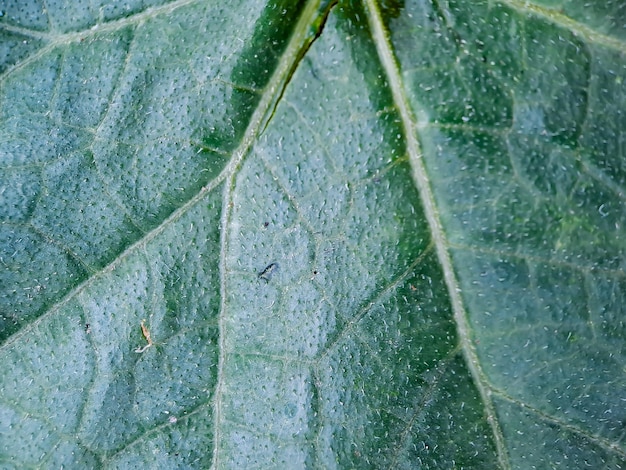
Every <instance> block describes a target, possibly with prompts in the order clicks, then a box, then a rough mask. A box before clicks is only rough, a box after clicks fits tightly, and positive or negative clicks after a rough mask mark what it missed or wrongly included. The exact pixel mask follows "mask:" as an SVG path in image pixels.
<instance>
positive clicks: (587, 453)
mask: <svg viewBox="0 0 626 470" xmlns="http://www.w3.org/2000/svg"><path fill="white" fill-rule="evenodd" d="M495 404H496V407H497V410H498V419H499V421H500V423H501V426H502V434H503V436H504V438H505V439H506V440H507V441H508V442H510V443H511V444H510V445H509V456H510V459H511V460H512V461H515V462H523V464H521V465H520V467H522V466H524V467H525V466H526V465H528V466H529V467H530V468H533V467H534V468H555V469H563V470H566V469H570V468H572V466H573V465H575V466H578V465H579V464H580V465H584V466H587V467H589V468H605V469H611V470H618V469H620V468H623V467H624V464H625V463H626V459H625V458H624V457H623V455H620V454H619V453H615V452H614V451H613V450H612V449H608V448H607V446H606V443H605V442H603V441H602V440H601V439H598V438H597V436H594V435H586V434H580V433H578V432H576V431H575V430H572V429H568V428H566V427H563V426H562V424H561V423H559V422H555V421H553V420H551V419H550V418H549V417H546V416H541V414H537V413H535V412H534V410H532V409H529V408H528V407H526V406H524V404H522V403H515V402H510V401H508V400H501V399H496V401H495Z"/></svg>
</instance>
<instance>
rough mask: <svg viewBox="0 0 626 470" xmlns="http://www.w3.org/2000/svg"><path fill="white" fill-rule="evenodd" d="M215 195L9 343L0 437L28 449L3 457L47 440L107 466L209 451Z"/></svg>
mask: <svg viewBox="0 0 626 470" xmlns="http://www.w3.org/2000/svg"><path fill="white" fill-rule="evenodd" d="M219 200H220V192H219V191H217V192H215V193H209V194H208V195H207V196H206V198H205V199H204V200H203V201H202V202H201V203H199V204H197V205H196V206H195V207H194V208H193V210H190V211H188V212H186V213H185V214H184V215H182V216H181V217H180V218H177V219H174V220H171V221H170V223H168V224H166V225H164V226H163V227H162V229H161V230H160V232H159V237H156V238H153V239H150V238H148V239H146V240H145V241H144V242H143V243H141V244H140V245H137V246H135V247H134V248H133V249H132V250H130V251H127V252H126V253H125V254H124V255H123V256H121V257H119V258H118V260H117V261H116V263H115V264H114V265H113V266H112V267H110V268H108V269H106V270H104V271H101V273H100V274H98V275H97V276H96V277H95V278H92V279H91V280H90V282H89V284H87V285H85V286H84V287H82V288H81V290H80V292H78V293H77V295H76V296H74V297H73V298H72V299H70V300H68V301H67V302H64V303H61V304H59V305H57V306H55V307H54V308H52V309H50V310H49V311H48V313H47V314H46V315H44V316H42V317H41V318H40V320H39V321H38V322H37V323H36V324H32V325H30V326H28V327H26V328H25V329H22V330H21V331H20V332H19V333H17V334H16V335H14V336H13V338H14V341H13V342H12V343H11V344H6V345H5V347H4V348H3V349H2V353H1V354H2V357H0V361H1V362H2V364H5V370H4V374H3V375H2V377H1V378H0V392H1V393H0V396H1V397H2V398H1V399H0V409H2V410H3V416H5V417H6V421H5V422H6V428H5V429H8V430H11V433H12V437H11V440H10V441H9V440H4V439H3V440H2V441H3V442H14V440H15V439H17V441H20V442H24V443H25V444H24V445H25V446H27V447H28V448H29V451H28V452H24V451H23V450H20V449H15V448H14V447H10V446H8V447H6V448H5V447H3V448H2V455H3V456H8V458H10V459H12V461H13V462H20V465H27V466H28V465H34V464H35V462H39V460H38V459H39V458H40V456H41V454H40V453H38V452H33V449H34V448H35V447H36V446H43V447H42V448H48V449H50V448H54V449H55V450H54V452H51V453H50V459H51V460H50V461H51V462H54V465H57V466H58V465H65V466H70V467H81V466H85V465H87V466H91V467H100V466H104V465H110V466H112V467H115V466H116V465H123V464H124V462H127V463H129V464H130V463H132V462H137V460H136V459H137V458H140V457H141V456H142V455H144V456H145V455H146V454H150V453H153V452H154V449H155V448H158V449H159V452H157V454H155V456H156V457H153V458H157V460H159V461H161V462H163V465H165V466H166V467H168V468H170V467H172V466H178V465H182V466H185V465H189V464H190V462H195V461H197V459H198V458H200V457H202V459H204V461H205V462H207V460H206V459H207V458H208V459H209V460H210V448H211V446H212V437H211V431H210V429H211V427H210V426H212V424H213V418H212V415H213V413H212V408H211V406H210V397H211V395H212V391H213V387H214V386H215V383H216V376H217V364H218V329H217V320H216V315H217V313H218V308H219V300H218V296H217V293H218V292H219V275H218V267H217V259H218V256H217V253H219V230H218V223H217V221H218V220H219V213H220V209H221V204H220V202H219ZM174 240H175V241H176V242H175V243H174V242H173V241H174ZM181 261H185V262H184V263H181ZM142 324H143V325H144V327H145V328H146V331H147V333H144V332H142ZM147 335H148V336H149V338H150V339H148V337H147ZM22 342H25V343H28V344H29V345H30V346H29V348H26V349H24V348H22V347H21V344H22ZM12 364H14V366H11V365H12ZM24 364H28V368H26V369H25V368H24V367H22V366H23V365H24ZM56 371H65V372H64V374H61V375H59V373H57V372H56ZM186 435H190V441H189V442H188V441H187V440H186V439H183V437H184V436H186ZM40 436H46V438H45V439H44V440H42V439H41V437H40ZM200 448H204V449H209V450H208V451H207V452H208V457H207V454H205V453H202V455H201V456H200V455H199V454H198V449H200ZM25 459H26V460H25ZM27 459H35V460H33V461H32V462H31V461H29V460H27ZM51 465H52V464H51Z"/></svg>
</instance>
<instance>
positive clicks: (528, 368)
mask: <svg viewBox="0 0 626 470" xmlns="http://www.w3.org/2000/svg"><path fill="white" fill-rule="evenodd" d="M455 260H456V261H457V262H458V263H459V264H460V265H463V266H465V271H464V273H463V274H462V275H461V282H463V283H464V284H465V285H467V286H468V288H467V291H466V293H465V298H466V301H467V302H468V310H469V311H470V312H472V313H471V314H470V318H471V321H472V324H473V325H474V327H475V328H476V333H475V334H476V337H477V338H480V340H479V342H478V343H477V346H476V348H477V351H478V354H479V358H480V359H481V362H482V363H483V369H484V371H485V372H486V374H487V375H488V377H489V380H490V382H491V383H492V384H493V387H494V388H495V389H497V390H499V391H500V392H502V393H503V394H504V395H505V396H506V397H508V399H513V400H515V401H519V402H520V403H523V404H527V405H529V406H530V407H531V408H533V409H536V410H538V412H539V414H540V415H545V416H546V417H549V420H548V421H553V422H554V423H555V425H556V424H559V425H561V426H563V427H567V428H569V429H570V431H569V432H571V433H573V434H574V435H579V436H585V435H594V436H596V437H597V438H598V439H599V440H600V441H602V445H603V446H605V447H606V446H608V444H607V442H609V441H611V440H618V439H619V438H620V436H621V433H622V431H621V428H622V423H624V422H625V421H626V413H625V412H624V408H623V407H622V406H621V405H620V402H621V397H620V396H619V395H616V394H615V393H614V391H615V390H619V389H623V388H624V387H626V381H625V380H624V377H623V373H622V363H623V362H624V361H626V357H624V354H623V351H622V350H623V348H622V347H621V342H623V335H624V321H623V316H624V315H625V314H626V311H625V310H624V305H626V304H624V292H626V290H625V288H626V286H625V282H624V277H623V274H622V273H618V272H613V273H611V272H594V271H587V270H584V269H580V268H578V267H575V266H568V265H554V264H550V263H545V262H541V261H538V260H531V259H524V258H522V257H516V256H505V255H503V254H495V253H494V254H487V253H484V254H478V253H476V252H468V251H458V252H456V253H455ZM469 286H471V287H469ZM476 293H479V294H480V295H476ZM591 370H593V371H595V372H594V374H593V377H588V376H587V374H588V372H589V371H591ZM546 419H547V418H546ZM598 422H601V423H603V424H604V425H603V426H602V428H601V429H597V423H598Z"/></svg>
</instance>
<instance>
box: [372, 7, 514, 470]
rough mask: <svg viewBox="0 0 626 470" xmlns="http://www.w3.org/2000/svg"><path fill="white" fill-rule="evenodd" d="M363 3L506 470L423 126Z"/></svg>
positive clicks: (379, 23)
mask: <svg viewBox="0 0 626 470" xmlns="http://www.w3.org/2000/svg"><path fill="white" fill-rule="evenodd" d="M364 4H365V7H366V11H367V16H368V21H369V24H370V29H371V31H372V37H373V41H374V43H375V45H376V49H377V51H378V56H379V59H380V62H381V65H382V68H383V70H384V71H385V73H386V76H387V81H388V83H389V88H390V89H391V93H392V96H393V101H394V103H395V104H396V107H397V108H398V114H399V115H400V120H401V123H402V128H403V130H404V138H405V141H406V145H407V152H408V154H409V161H410V164H411V168H412V172H411V173H412V175H413V180H414V182H415V186H416V188H417V191H418V193H419V196H420V200H421V202H422V207H423V210H424V215H425V216H426V220H427V222H428V226H429V228H430V232H431V236H432V239H433V243H434V245H435V251H436V252H437V258H438V260H439V263H440V265H441V269H442V271H443V276H444V280H445V284H446V287H447V291H448V295H449V296H450V303H451V306H452V311H453V312H454V320H455V324H456V327H457V334H458V337H459V345H460V348H461V350H462V351H463V356H464V358H465V363H466V365H467V367H468V369H469V370H470V373H471V374H472V377H473V380H474V384H475V385H476V388H477V389H478V392H479V393H480V396H481V399H482V403H483V406H484V408H485V415H486V417H487V421H488V423H489V425H490V427H491V430H492V434H493V439H494V442H495V445H496V450H497V454H498V462H499V464H500V467H501V468H503V469H508V468H510V467H511V466H510V464H509V461H508V456H507V451H506V446H505V444H504V437H503V436H502V431H501V429H500V426H499V423H498V420H497V416H496V412H495V408H494V405H493V402H492V400H491V390H490V387H489V385H488V383H487V382H486V378H485V374H484V372H483V371H482V368H481V366H480V362H479V361H478V356H477V354H476V350H475V348H474V345H473V342H472V339H471V334H470V327H469V321H468V318H467V313H466V311H465V306H464V302H463V299H462V298H461V289H460V286H459V282H458V280H457V278H456V274H455V272H454V268H453V266H452V260H451V258H450V253H449V251H448V247H449V243H448V241H447V237H446V234H445V231H444V229H443V226H442V224H441V220H440V219H439V213H438V210H437V204H436V202H435V197H434V194H433V191H432V189H431V186H430V182H429V179H428V174H427V172H426V167H425V166H424V161H423V159H422V152H421V149H420V144H419V142H418V132H419V131H418V128H419V126H420V125H421V124H423V123H420V122H418V120H417V119H416V118H415V117H414V116H413V112H412V110H411V106H410V104H409V100H408V97H407V95H406V92H405V90H404V85H403V80H402V77H401V73H400V70H399V67H398V63H397V61H396V57H395V55H394V53H393V50H392V46H391V43H390V39H389V35H388V33H387V30H386V28H385V25H384V23H383V20H382V17H381V13H380V10H379V9H378V5H376V3H375V0H364Z"/></svg>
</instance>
